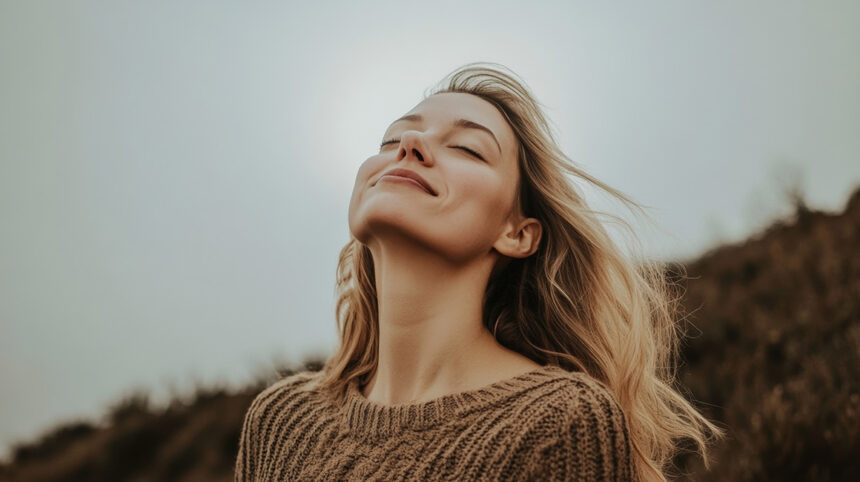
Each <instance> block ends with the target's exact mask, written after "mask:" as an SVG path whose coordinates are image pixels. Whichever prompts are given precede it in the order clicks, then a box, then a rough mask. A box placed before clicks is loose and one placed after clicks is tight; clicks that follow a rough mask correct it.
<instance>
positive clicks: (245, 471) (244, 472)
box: [233, 397, 259, 482]
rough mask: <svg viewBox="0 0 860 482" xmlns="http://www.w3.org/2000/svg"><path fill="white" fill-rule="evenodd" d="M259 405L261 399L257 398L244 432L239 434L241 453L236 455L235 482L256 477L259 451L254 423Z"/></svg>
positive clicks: (247, 413) (246, 415)
mask: <svg viewBox="0 0 860 482" xmlns="http://www.w3.org/2000/svg"><path fill="white" fill-rule="evenodd" d="M258 404H259V397H258V398H255V399H254V400H253V401H252V402H251V405H250V407H249V408H248V410H247V411H246V412H245V418H244V420H243V422H242V431H241V432H240V433H239V451H238V453H237V454H236V468H235V470H234V473H233V480H234V482H249V481H251V480H253V477H254V473H255V470H254V467H255V457H256V449H257V445H258V442H257V440H256V439H257V431H256V426H255V423H254V414H255V412H256V409H257V406H258Z"/></svg>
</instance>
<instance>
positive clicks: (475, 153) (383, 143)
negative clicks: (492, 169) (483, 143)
mask: <svg viewBox="0 0 860 482" xmlns="http://www.w3.org/2000/svg"><path fill="white" fill-rule="evenodd" d="M394 142H400V139H389V140H387V141H383V142H382V144H380V145H379V148H380V149H381V148H382V147H384V146H386V145H388V144H392V143H394ZM451 148H453V149H462V150H464V151H466V152H468V153H469V154H471V155H473V156H475V157H477V158H478V159H480V160H482V161H484V158H483V156H481V155H480V154H478V153H477V152H475V151H473V150H472V149H469V148H468V147H466V146H451ZM485 162H486V161H485Z"/></svg>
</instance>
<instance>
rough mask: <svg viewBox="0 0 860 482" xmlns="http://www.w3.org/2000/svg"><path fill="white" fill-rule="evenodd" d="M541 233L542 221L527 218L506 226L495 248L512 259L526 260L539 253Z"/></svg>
mask: <svg viewBox="0 0 860 482" xmlns="http://www.w3.org/2000/svg"><path fill="white" fill-rule="evenodd" d="M541 233H542V227H541V224H540V221H538V220H537V219H535V218H526V219H524V220H521V221H519V222H518V223H515V222H514V221H511V222H509V223H508V224H507V225H506V226H505V230H504V231H503V232H502V234H501V235H500V236H499V239H497V240H496V242H495V244H493V248H495V250H496V251H498V252H499V253H501V254H503V255H505V256H508V257H511V258H526V257H528V256H531V255H532V254H533V253H534V252H535V251H537V248H538V244H539V243H540V237H541Z"/></svg>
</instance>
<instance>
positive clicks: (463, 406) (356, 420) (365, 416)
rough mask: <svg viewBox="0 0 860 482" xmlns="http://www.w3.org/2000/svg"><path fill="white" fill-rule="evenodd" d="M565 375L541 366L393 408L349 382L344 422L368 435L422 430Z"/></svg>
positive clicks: (557, 369)
mask: <svg viewBox="0 0 860 482" xmlns="http://www.w3.org/2000/svg"><path fill="white" fill-rule="evenodd" d="M566 373H567V371H566V370H565V369H564V368H561V367H558V366H555V365H542V366H540V367H538V368H535V369H532V370H529V371H528V372H525V373H521V374H519V375H516V376H513V377H509V378H506V379H503V380H500V381H497V382H494V383H491V384H489V385H485V386H483V387H481V388H477V389H473V390H467V391H463V392H458V393H450V394H447V395H442V396H440V397H437V398H434V399H432V400H427V401H423V402H411V403H402V404H397V405H382V404H379V403H376V402H373V401H370V400H368V399H367V398H366V397H365V396H364V395H363V394H362V393H361V391H360V390H359V388H358V381H357V380H355V379H353V380H352V381H350V383H349V384H348V386H347V391H346V398H345V403H344V410H345V419H346V420H345V422H346V424H347V426H348V427H349V429H350V431H352V432H355V433H358V434H362V435H371V436H388V435H394V434H396V433H398V432H400V431H402V430H404V429H412V430H425V429H427V428H430V427H432V426H435V425H438V424H440V423H441V422H443V421H446V420H451V419H452V418H453V417H454V416H456V415H458V414H460V413H462V412H464V411H468V410H475V409H479V408H481V407H484V406H487V405H490V404H494V403H497V402H499V401H502V400H505V399H507V398H509V397H511V396H513V395H516V394H518V393H521V392H524V391H526V390H528V389H530V388H534V387H535V386H538V385H540V384H542V383H544V382H546V381H548V380H551V379H554V378H558V377H559V375H563V374H566Z"/></svg>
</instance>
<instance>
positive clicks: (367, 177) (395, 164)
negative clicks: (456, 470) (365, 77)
mask: <svg viewBox="0 0 860 482" xmlns="http://www.w3.org/2000/svg"><path fill="white" fill-rule="evenodd" d="M407 116H409V117H410V118H408V119H403V118H401V119H398V120H396V121H394V122H393V123H392V124H391V125H390V126H389V127H388V129H387V130H386V131H385V132H384V135H383V136H382V137H381V139H380V142H383V141H385V143H384V145H382V146H381V147H380V149H379V153H378V154H374V155H372V156H370V157H369V158H367V160H365V161H364V162H363V163H362V164H361V166H360V167H359V169H358V174H357V175H356V179H355V186H354V188H353V192H352V197H351V199H350V205H349V228H350V231H351V232H352V234H353V235H354V236H355V237H356V239H358V240H359V241H361V242H362V243H364V244H369V243H371V242H373V241H374V239H383V240H384V239H386V238H387V237H391V239H398V240H406V241H409V242H411V243H413V244H418V245H422V246H424V247H426V248H427V249H430V250H433V251H435V252H438V253H441V254H443V255H445V256H447V257H449V258H450V259H452V260H459V261H466V260H468V259H471V258H474V257H475V256H480V255H483V254H486V253H487V252H488V251H489V250H490V248H491V247H493V245H494V243H496V241H497V239H498V238H499V237H500V235H501V234H502V233H503V231H504V230H505V227H506V224H505V223H506V222H507V221H508V217H509V214H511V209H512V207H513V202H514V199H515V195H516V192H515V190H516V185H517V181H518V177H519V168H518V165H517V152H518V144H517V139H516V137H515V134H514V132H513V130H512V129H511V128H510V126H509V125H508V123H507V122H506V121H505V119H504V117H503V116H502V114H501V113H500V112H499V111H498V110H497V109H496V108H495V107H494V106H493V105H492V104H490V103H489V102H487V101H486V100H484V99H482V98H480V97H478V96H475V95H471V94H465V93H450V92H446V93H440V94H435V95H432V96H430V97H428V98H427V99H425V100H423V101H422V102H420V103H419V104H418V105H416V106H415V107H414V108H413V109H412V110H410V111H409V112H408V113H407ZM464 121H466V122H464ZM479 126H483V127H485V128H486V129H487V130H484V129H482V128H480V127H479ZM389 141H390V142H389ZM466 149H469V150H472V151H474V152H475V154H472V153H470V152H468V151H467V150H466ZM392 169H407V170H410V171H412V172H414V173H417V174H418V175H420V176H421V177H422V178H423V179H424V180H425V181H426V183H427V184H428V185H429V187H430V188H431V191H432V192H427V191H425V190H424V189H422V188H420V187H419V186H418V185H416V184H413V183H411V182H409V181H404V180H403V179H402V178H399V177H389V176H386V178H383V179H381V177H382V176H383V174H385V173H386V172H388V171H390V170H392ZM398 179H399V181H398Z"/></svg>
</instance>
